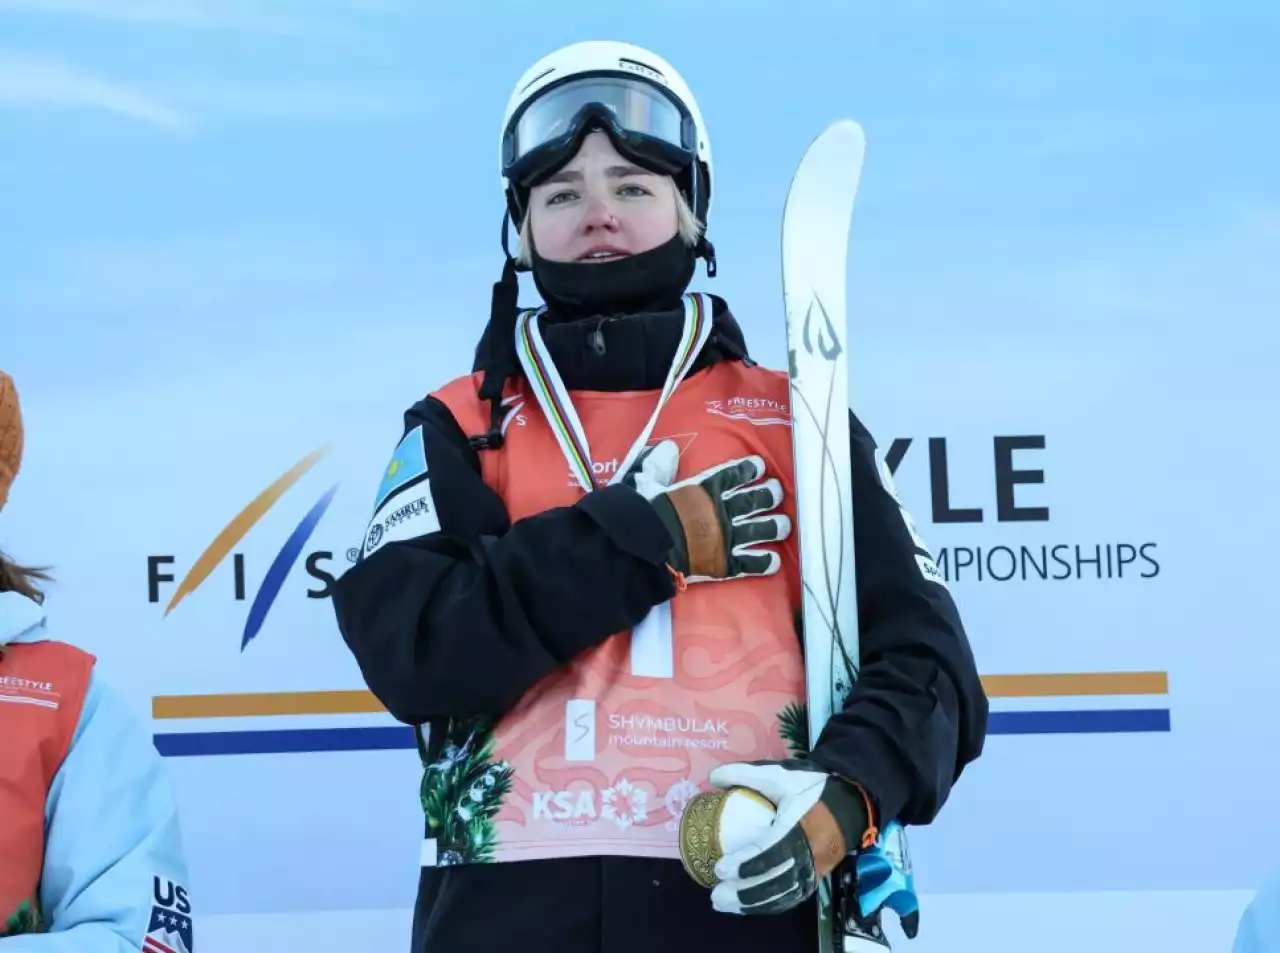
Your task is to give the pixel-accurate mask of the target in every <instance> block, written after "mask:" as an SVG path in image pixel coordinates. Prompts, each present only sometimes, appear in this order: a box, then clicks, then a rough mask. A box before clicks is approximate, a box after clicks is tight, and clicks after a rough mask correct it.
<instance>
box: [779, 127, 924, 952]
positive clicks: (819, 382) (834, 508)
mask: <svg viewBox="0 0 1280 953" xmlns="http://www.w3.org/2000/svg"><path fill="white" fill-rule="evenodd" d="M865 151H866V138H865V135H864V133H863V130H862V127H861V126H860V125H859V124H858V123H857V122H855V121H853V120H851V119H841V120H838V121H836V122H833V123H831V124H830V125H829V126H828V127H827V128H826V129H824V130H823V131H822V132H821V133H820V134H819V135H818V136H817V137H816V138H815V139H814V140H813V142H812V143H811V144H810V145H809V147H808V149H807V150H806V151H805V153H804V155H803V157H802V158H801V160H800V163H799V165H798V166H797V168H796V171H795V174H794V175H793V177H792V180H791V185H790V188H789V190H788V192H787V199H786V205H785V208H784V211H783V217H782V287H783V297H784V301H785V307H786V321H787V353H788V373H789V377H790V404H791V439H792V448H793V451H794V458H795V494H796V525H797V530H798V536H799V554H800V581H801V587H802V589H803V606H802V618H803V631H804V637H803V638H804V656H805V681H806V686H805V687H806V704H807V706H808V710H807V720H808V730H809V739H810V741H809V743H810V744H813V743H814V742H816V740H817V738H818V736H819V735H820V734H821V732H822V729H823V726H824V725H825V724H826V723H827V720H828V719H829V718H830V717H831V714H832V712H834V711H838V710H839V709H840V708H841V707H843V704H844V701H845V698H846V697H847V696H848V694H849V690H850V689H851V688H852V687H853V683H854V681H855V680H856V679H857V677H858V662H859V651H858V609H857V587H856V566H855V565H854V547H853V509H852V494H851V486H850V480H851V478H850V472H849V467H850V463H849V417H848V414H849V408H850V402H849V349H848V332H849V328H848V315H847V310H846V302H845V294H846V280H847V279H846V271H847V261H848V251H849V231H850V224H851V220H852V216H853V206H854V201H855V199H856V198H857V194H858V185H859V182H860V180H861V177H862V165H863V157H864V154H865ZM883 826H884V828H885V830H883V831H882V833H881V836H880V839H879V841H878V842H877V844H876V846H875V847H873V848H871V849H870V850H868V851H867V852H865V853H864V854H863V855H861V856H860V857H858V858H857V859H856V860H852V861H850V860H847V861H846V862H845V863H844V864H842V865H841V866H840V868H838V869H837V871H836V873H835V874H834V875H833V876H832V877H830V878H828V880H827V882H824V883H823V884H822V885H820V887H819V890H818V920H819V923H818V929H819V938H820V939H819V949H820V951H821V953H855V951H856V953H863V951H879V953H883V951H885V950H888V949H889V941H888V939H887V938H886V937H885V935H884V931H883V930H882V929H881V924H880V910H881V909H882V907H883V906H891V907H893V908H894V909H895V910H897V911H898V912H899V914H900V915H901V916H903V922H904V925H908V933H909V935H914V933H915V924H916V921H917V917H918V914H917V912H916V911H915V909H914V901H915V897H914V889H913V888H911V876H910V861H909V858H908V856H907V850H906V833H905V831H904V830H903V829H902V827H901V825H900V824H898V823H897V822H896V821H895V822H890V823H888V824H885V825H883ZM864 881H865V882H864ZM904 884H905V886H906V887H907V888H908V889H906V890H905V891H904V889H903V886H904ZM908 917H909V918H910V919H909V920H908Z"/></svg>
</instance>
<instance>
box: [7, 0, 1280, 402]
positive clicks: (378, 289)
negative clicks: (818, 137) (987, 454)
mask: <svg viewBox="0 0 1280 953" xmlns="http://www.w3.org/2000/svg"><path fill="white" fill-rule="evenodd" d="M1209 10H1210V5H1209V4H1207V3H1201V4H1198V5H1195V4H1190V3H1185V2H1184V3H1175V4H1168V3H1160V4H1156V3H1136V2H1132V0H1120V2H1099V0H1091V2H1083V3H1081V2H1063V0H1047V2H1041V3H1037V4H1035V5H1034V9H1028V8H1027V5H1025V4H1014V3H1008V2H998V0H975V2H969V3H964V4H942V3H927V2H920V0H916V2H907V3H898V4H893V5H892V6H891V7H882V8H876V7H872V6H870V5H865V6H863V5H853V6H849V5H846V4H843V3H835V2H832V0H812V2H807V3H788V4H782V3H775V2H764V0H751V2H734V3H725V2H715V3H706V4H700V5H698V7H697V8H696V11H695V10H693V9H692V8H689V7H687V6H686V5H685V4H681V3H674V2H667V0H661V2H653V3H649V4H646V5H644V6H643V7H642V8H630V7H628V8H626V9H620V10H615V9H613V8H612V7H611V5H605V4H598V3H595V4H588V3H580V2H564V0H557V2H555V3H550V4H543V5H540V6H539V7H537V8H536V9H534V8H530V7H528V6H527V5H508V4H494V3H492V2H489V3H477V4H476V5H475V6H472V7H470V8H468V9H467V10H465V11H464V10H463V9H462V6H461V5H456V4H455V5H449V6H448V8H447V11H445V12H442V10H441V9H440V7H439V6H438V5H431V8H430V9H429V10H428V9H426V8H425V7H424V5H421V4H413V3H409V2H405V0H281V2H274V3H271V4H261V3H254V2H250V0H0V142H3V143H4V146H3V149H0V176H2V182H3V185H2V186H0V214H2V215H3V218H4V220H5V221H7V222H8V223H10V226H11V227H9V228H7V229H5V230H4V232H3V233H2V234H0V316H3V323H4V329H5V334H4V339H3V340H4V348H5V354H4V359H5V360H6V361H7V362H8V364H9V365H11V366H14V367H16V368H18V369H26V368H29V367H33V366H34V367H39V366H42V362H41V359H40V358H39V357H38V355H39V354H40V352H41V351H42V350H43V347H44V345H43V344H42V342H43V341H44V340H45V332H44V331H43V329H45V328H49V329H51V330H54V331H55V333H56V335H57V337H58V355H59V367H60V368H61V370H62V371H65V373H66V374H68V375H69V379H66V380H63V379H55V378H54V377H53V376H51V375H49V374H46V373H43V372H41V373H36V372H34V371H33V372H32V373H31V375H30V376H31V377H32V378H33V380H32V381H31V382H30V384H29V386H30V387H32V388H36V389H40V388H44V387H46V386H49V387H56V388H58V389H60V390H62V389H65V388H66V387H67V386H76V385H75V384H74V383H72V381H78V382H80V383H82V384H84V385H85V386H97V385H96V384H95V383H91V382H94V381H97V380H99V379H101V378H102V377H103V376H104V375H106V376H110V377H115V378H119V377H120V376H124V377H134V376H138V375H141V376H144V377H145V376H146V375H147V374H149V373H155V372H156V371H157V370H158V369H160V368H162V367H164V366H170V367H172V366H177V365H183V366H187V365H189V364H192V363H194V364H200V365H204V364H205V363H207V362H217V361H220V360H226V359H240V358H244V357H245V356H246V355H247V354H252V353H253V352H254V351H255V350H256V351H260V352H261V353H262V354H264V355H274V354H277V353H279V352H278V347H279V346H281V345H284V344H287V345H288V346H290V347H293V348H301V349H302V351H303V352H304V353H312V352H311V351H310V347H312V346H318V347H319V349H320V351H321V352H322V353H325V352H327V350H328V349H327V348H326V347H325V346H324V345H323V344H317V343H316V342H319V341H321V340H322V339H323V340H324V341H331V340H333V339H334V338H335V337H343V336H345V335H361V336H367V335H365V334H364V332H365V331H367V330H372V329H376V328H384V329H385V328H394V329H400V330H401V331H403V330H404V329H421V328H431V327H433V322H437V321H439V320H440V319H442V318H444V319H446V320H447V321H448V322H449V323H450V324H451V326H452V327H455V328H458V329H462V328H465V329H467V331H468V333H466V334H459V335H458V337H457V338H456V339H455V338H454V337H452V336H451V337H450V338H449V340H448V343H447V346H448V347H449V348H450V351H449V352H448V353H449V354H450V355H451V359H452V360H454V361H456V360H465V357H466V354H467V353H468V352H469V348H470V345H471V344H472V343H473V342H472V340H470V339H471V338H474V336H475V335H477V334H478V333H479V327H480V324H481V322H482V321H483V320H484V317H485V315H486V314H487V304H488V294H489V289H490V285H491V283H492V281H493V280H495V279H496V277H497V274H498V269H499V266H500V263H501V257H500V252H499V249H498V247H497V240H498V239H497V236H498V230H499V223H500V220H501V214H502V205H501V193H500V190H499V183H498V177H497V173H496V169H495V165H496V141H497V134H498V129H497V125H498V122H499V120H500V117H501V111H502V108H503V105H504V103H505V99H506V96H507V93H508V91H509V88H510V86H511V84H513V83H514V81H515V79H516V78H517V77H518V75H519V74H520V72H522V71H523V69H524V68H525V67H526V66H527V65H529V64H530V63H531V62H532V61H533V60H534V59H535V58H537V57H538V56H540V55H542V54H543V53H545V52H547V51H549V50H550V49H552V48H554V47H555V46H557V45H560V44H563V43H566V42H571V41H573V40H577V39H582V38H590V37H601V36H612V37H622V38H626V39H630V40H633V41H635V42H638V43H641V44H642V45H643V44H648V45H650V46H652V47H653V48H655V49H656V50H658V51H659V52H661V53H662V54H663V55H665V56H666V57H667V58H668V59H670V60H671V61H672V62H673V63H675V64H676V65H677V67H678V68H680V69H681V70H683V71H684V72H685V74H686V76H687V78H688V79H689V81H690V83H691V84H692V86H693V88H694V89H695V91H697V93H698V95H699V97H700V102H701V105H702V107H703V110H704V112H705V113H706V115H707V117H708V122H709V124H710V128H711V134H712V137H713V145H714V148H715V155H716V159H717V166H716V176H717V178H716V189H717V195H716V197H717V202H716V209H715V213H714V221H713V222H712V223H711V229H710V233H711V237H712V239H713V240H714V241H716V244H717V248H718V250H719V252H720V257H721V273H720V276H719V277H718V278H717V279H715V281H714V282H710V283H707V287H708V290H717V291H719V292H720V293H722V294H725V295H726V297H728V298H729V300H730V303H731V304H734V306H735V307H736V308H737V309H738V310H739V311H742V312H743V314H744V321H745V322H746V323H747V326H748V330H749V331H751V332H752V335H753V338H754V339H755V342H756V343H755V344H754V347H755V348H756V350H757V351H761V350H763V351H764V353H765V354H766V356H771V355H774V354H778V353H780V348H781V345H780V343H779V342H778V341H777V335H776V334H771V333H769V332H770V331H772V328H770V327H769V326H768V325H767V324H765V323H761V324H760V325H759V330H757V329H756V327H755V325H754V323H753V320H752V319H753V316H754V315H753V313H752V312H751V309H749V308H747V307H745V306H744V304H738V303H737V302H740V301H751V302H752V303H753V305H754V306H756V307H760V306H759V305H755V303H756V302H757V301H758V302H761V303H762V304H764V309H765V310H767V309H768V304H767V303H766V302H768V301H769V300H770V299H772V300H780V298H779V294H780V289H779V274H778V272H779V269H778V267H777V264H776V260H777V242H778V239H777V228H778V221H779V215H780V210H781V203H782V200H783V198H784V195H785V188H786V183H787V180H788V177H789V175H790V173H791V170H792V168H793V167H794V165H795V163H796V161H798V158H799V155H800V153H801V152H802V150H803V147H804V145H805V144H806V143H807V141H808V140H809V139H810V138H811V137H812V136H813V135H814V134H816V133H817V131H818V130H819V129H820V128H821V127H822V125H824V124H825V123H826V122H827V121H829V120H831V119H833V118H836V117H838V116H842V115H852V116H854V117H855V118H857V119H859V120H860V121H861V122H863V124H864V126H865V127H866V129H867V136H868V159H867V163H868V164H867V168H866V172H865V176H864V180H863V186H864V187H863V190H862V195H861V197H860V199H859V205H858V209H857V211H856V213H855V225H854V238H853V249H852V252H851V256H850V283H851V292H850V293H851V300H852V301H853V302H854V303H855V304H856V306H857V307H858V308H859V312H860V315H862V316H863V321H864V324H865V327H866V330H867V334H868V342H869V345H870V344H871V343H875V344H876V345H877V346H879V345H880V344H881V340H880V336H881V335H884V336H887V337H889V339H890V340H896V341H898V342H901V343H900V344H899V346H900V347H901V346H907V344H908V342H910V344H911V345H916V346H918V344H919V343H920V342H923V341H925V340H927V339H928V338H930V337H931V336H934V335H937V334H939V333H941V334H943V335H947V334H950V333H954V331H955V329H956V328H960V329H962V330H969V331H972V332H974V333H972V334H968V335H967V338H966V339H967V340H969V341H973V342H977V344H978V345H979V346H981V347H985V346H986V344H988V343H990V341H989V340H988V338H987V334H988V333H991V334H995V333H998V334H1000V335H1010V336H1015V337H1016V336H1018V335H1024V334H1038V335H1041V334H1043V335H1048V336H1049V337H1051V338H1052V337H1054V336H1055V335H1058V334H1064V335H1069V339H1072V340H1079V339H1080V335H1085V336H1086V337H1087V336H1089V335H1094V336H1096V335H1099V334H1102V333H1106V334H1121V335H1146V336H1149V337H1150V338H1151V339H1152V341H1153V345H1154V346H1159V340H1158V339H1160V338H1161V337H1163V336H1164V335H1165V334H1166V333H1167V332H1168V331H1170V330H1171V329H1172V328H1180V329H1183V330H1182V331H1179V332H1175V333H1190V332H1189V325H1191V324H1195V323H1198V322H1199V321H1201V320H1202V318H1203V315H1204V314H1205V311H1206V310H1207V309H1213V310H1217V309H1221V308H1225V309H1228V310H1231V311H1234V312H1236V314H1235V315H1234V316H1232V317H1224V316H1222V315H1218V316H1217V321H1218V322H1219V325H1218V326H1219V327H1221V326H1222V325H1221V322H1222V321H1224V320H1225V321H1226V322H1228V323H1230V322H1232V321H1237V320H1238V321H1241V322H1249V321H1254V320H1257V321H1261V320H1262V319H1263V316H1264V315H1266V314H1268V312H1269V311H1270V310H1272V309H1270V308H1269V307H1268V305H1271V304H1274V302H1275V301H1276V298H1277V294H1278V291H1280V289H1278V285H1280V278H1277V277H1276V270H1275V269H1274V268H1272V267H1270V266H1271V264H1272V263H1273V262H1274V258H1275V254H1276V252H1277V248H1278V245H1280V176H1277V175H1276V174H1275V172H1274V169H1273V168H1269V166H1271V165H1274V164H1273V163H1267V162H1265V161H1262V157H1264V156H1266V155H1269V154H1270V155H1274V154H1275V150H1276V145H1277V137H1278V136H1280V133H1278V132H1277V129H1280V124H1278V123H1277V122H1276V119H1277V114H1278V112H1280V106H1277V102H1280V95H1278V94H1280V79H1278V78H1277V76H1278V73H1280V71H1277V70H1276V69H1275V67H1274V65H1273V63H1274V60H1273V57H1272V52H1273V51H1274V48H1275V46H1274V43H1275V40H1276V39H1277V33H1280V23H1278V20H1277V18H1278V17H1280V14H1277V13H1276V12H1275V11H1274V7H1272V6H1270V5H1268V4H1266V3H1264V2H1255V3H1253V4H1243V3H1238V2H1237V3H1228V4H1221V5H1217V6H1216V7H1215V8H1214V10H1213V12H1212V13H1210V12H1208V11H1209ZM494 16H496V19H492V20H490V19H488V18H489V17H494ZM525 287H526V292H525V293H526V298H527V297H528V296H529V295H530V294H535V295H536V293H535V292H533V291H532V289H531V286H530V285H528V284H526V286H525ZM761 320H762V322H763V320H764V319H763V318H762V319H761ZM1068 329H1070V330H1069V331H1068ZM1268 333H1271V332H1268ZM304 342H312V344H310V345H308V344H306V343H304ZM108 356H109V360H104V358H107V357H108Z"/></svg>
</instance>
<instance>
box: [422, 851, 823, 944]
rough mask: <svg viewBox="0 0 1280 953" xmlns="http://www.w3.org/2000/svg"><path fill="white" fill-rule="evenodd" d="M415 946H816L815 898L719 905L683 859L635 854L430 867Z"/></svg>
mask: <svg viewBox="0 0 1280 953" xmlns="http://www.w3.org/2000/svg"><path fill="white" fill-rule="evenodd" d="M411 950H412V953H683V951H685V950H688V951H691V953H812V951H816V950H817V907H816V902H815V901H814V900H813V899H812V898H811V899H810V900H809V901H808V902H807V903H805V904H802V905H801V906H800V907H797V908H796V909H795V910H792V911H789V912H787V913H784V914H779V915H776V916H736V915H733V914H725V913H720V912H718V911H716V910H714V909H712V906H711V894H710V891H708V890H704V889H703V888H702V887H699V886H698V885H697V884H696V883H694V882H693V881H692V880H691V879H690V878H689V875H688V874H687V873H685V871H684V868H683V867H682V866H681V864H680V862H679V861H676V860H649V859H643V858H634V857H625V858H624V857H608V858H598V857H588V858H571V859H564V860H536V861H524V862H519V863H506V864H480V865H475V866H467V867H444V868H424V869H423V871H422V879H421V881H420V882H419V885H418V902H417V907H416V910H415V911H414V918H413V945H412V947H411Z"/></svg>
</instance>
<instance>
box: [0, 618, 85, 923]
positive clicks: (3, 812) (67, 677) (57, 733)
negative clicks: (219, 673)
mask: <svg viewBox="0 0 1280 953" xmlns="http://www.w3.org/2000/svg"><path fill="white" fill-rule="evenodd" d="M94 661H95V659H94V657H93V656H92V655H90V654H88V653H87V652H84V651H81V650H80V649H77V648H75V647H73V646H70V645H66V644H64V643H62V642H32V643H18V644H14V645H6V646H3V647H0V750H3V756H2V757H0V937H3V936H10V935H13V934H17V933H38V932H43V931H44V924H43V922H42V917H41V914H40V904H39V900H40V877H41V873H42V870H43V867H44V841H45V829H44V811H45V801H46V799H47V797H48V794H49V786H50V785H51V784H52V783H53V778H54V775H55V774H56V773H57V771H58V768H59V767H60V766H61V765H62V761H63V759H64V758H65V757H66V755H67V751H68V750H69V748H70V746H71V738H72V736H73V735H74V734H75V730H76V725H77V724H78V723H79V720H80V711H81V708H82V707H83V705H84V697H85V692H86V691H87V689H88V687H89V675H90V673H91V672H92V671H93V665H94Z"/></svg>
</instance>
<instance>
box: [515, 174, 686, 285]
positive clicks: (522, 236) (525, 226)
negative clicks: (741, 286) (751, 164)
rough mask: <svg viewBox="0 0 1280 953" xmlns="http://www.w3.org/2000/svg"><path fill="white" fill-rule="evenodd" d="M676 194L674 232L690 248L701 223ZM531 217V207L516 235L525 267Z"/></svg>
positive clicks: (528, 261)
mask: <svg viewBox="0 0 1280 953" xmlns="http://www.w3.org/2000/svg"><path fill="white" fill-rule="evenodd" d="M673 191H674V192H675V196H676V232H677V233H678V234H679V235H680V237H681V238H682V239H683V240H684V243H685V244H686V245H688V246H689V247H690V248H692V247H693V246H694V245H696V244H698V239H699V238H701V237H702V223H701V222H699V221H698V216H696V215H694V214H693V209H691V208H690V207H689V200H688V199H686V198H685V197H684V193H683V192H681V191H680V190H679V189H675V190H673ZM532 217H533V209H529V210H528V211H527V212H525V214H524V221H523V222H521V223H520V231H519V233H518V234H517V236H516V255H515V258H516V262H517V263H518V264H521V265H523V266H524V267H526V268H529V267H532V266H533V236H532V234H531V233H530V227H529V219H531V218H532Z"/></svg>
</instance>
